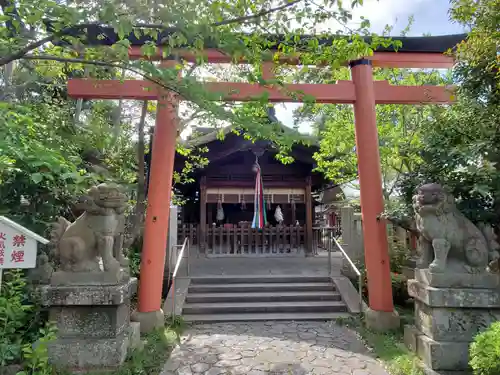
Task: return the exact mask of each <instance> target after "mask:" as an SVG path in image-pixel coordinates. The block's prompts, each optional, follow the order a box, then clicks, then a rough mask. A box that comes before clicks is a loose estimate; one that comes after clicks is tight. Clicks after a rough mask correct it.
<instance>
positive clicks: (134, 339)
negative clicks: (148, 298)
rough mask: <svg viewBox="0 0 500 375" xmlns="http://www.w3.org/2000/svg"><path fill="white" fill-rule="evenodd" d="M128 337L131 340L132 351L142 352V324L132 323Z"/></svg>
mask: <svg viewBox="0 0 500 375" xmlns="http://www.w3.org/2000/svg"><path fill="white" fill-rule="evenodd" d="M128 337H129V340H130V349H132V350H142V349H143V347H144V342H143V341H142V340H141V323H138V322H130V326H129V330H128Z"/></svg>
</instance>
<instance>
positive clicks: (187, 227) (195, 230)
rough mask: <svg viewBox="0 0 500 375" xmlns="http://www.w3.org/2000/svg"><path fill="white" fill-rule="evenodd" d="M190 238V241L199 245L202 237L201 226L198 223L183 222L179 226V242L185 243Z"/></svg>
mask: <svg viewBox="0 0 500 375" xmlns="http://www.w3.org/2000/svg"><path fill="white" fill-rule="evenodd" d="M186 238H189V243H190V244H191V246H192V245H198V242H199V241H198V240H199V238H200V228H199V225H198V224H181V225H179V226H178V227H177V244H179V245H180V244H183V243H184V240H185V239H186Z"/></svg>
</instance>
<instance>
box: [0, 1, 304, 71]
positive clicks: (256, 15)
mask: <svg viewBox="0 0 500 375" xmlns="http://www.w3.org/2000/svg"><path fill="white" fill-rule="evenodd" d="M302 1H303V0H292V1H290V2H288V3H286V4H284V5H281V6H278V7H274V8H270V9H265V10H261V11H260V12H257V13H254V14H250V15H248V16H241V17H236V18H230V19H228V20H223V21H219V22H214V23H211V24H210V26H212V27H219V26H227V25H230V24H233V23H245V22H248V21H250V20H254V19H258V18H262V17H264V16H267V15H269V14H271V13H275V12H279V11H281V10H284V9H287V8H290V7H292V6H294V5H296V4H298V3H300V2H302ZM100 25H101V23H98V22H95V23H86V24H82V25H75V26H69V27H65V28H64V29H62V30H60V31H59V32H56V33H53V34H51V35H49V36H47V37H45V38H43V39H40V40H38V41H36V42H33V43H30V44H28V45H26V46H25V47H23V48H21V49H20V50H19V51H17V52H14V53H13V54H11V55H8V56H5V57H1V58H0V66H3V65H6V64H8V63H10V62H11V61H14V60H18V59H20V58H22V57H23V56H24V55H26V54H27V53H29V52H31V51H33V50H35V49H37V48H39V47H41V46H43V45H44V44H46V43H49V42H51V41H53V40H54V39H56V38H58V37H62V36H64V35H66V34H67V33H69V32H70V31H72V30H74V29H75V28H77V29H84V28H87V27H90V26H100ZM133 27H135V28H148V29H172V30H176V29H177V30H179V28H175V27H174V28H170V27H167V26H164V25H161V24H136V25H134V26H133Z"/></svg>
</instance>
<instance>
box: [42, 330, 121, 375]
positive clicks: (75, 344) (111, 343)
mask: <svg viewBox="0 0 500 375" xmlns="http://www.w3.org/2000/svg"><path fill="white" fill-rule="evenodd" d="M128 348H129V335H128V332H125V333H123V334H121V335H120V336H117V337H115V338H107V339H84V338H82V337H76V338H65V339H57V340H55V341H54V342H52V343H50V344H49V346H48V352H49V358H50V362H51V363H52V364H54V365H56V366H61V367H63V368H71V369H92V368H106V367H109V368H112V367H119V366H121V365H122V364H123V362H124V361H125V358H126V357H127V352H128Z"/></svg>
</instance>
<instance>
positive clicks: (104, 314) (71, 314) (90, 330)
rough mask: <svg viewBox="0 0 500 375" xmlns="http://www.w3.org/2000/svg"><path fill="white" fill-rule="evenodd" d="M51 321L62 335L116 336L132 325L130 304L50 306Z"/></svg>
mask: <svg viewBox="0 0 500 375" xmlns="http://www.w3.org/2000/svg"><path fill="white" fill-rule="evenodd" d="M49 319H50V320H51V321H53V322H55V323H56V326H57V332H58V335H59V336H60V337H74V336H81V335H83V336H85V337H87V338H111V337H116V336H118V335H120V334H121V333H123V332H124V331H125V330H127V329H128V327H129V325H130V305H129V303H128V302H127V303H124V304H121V305H105V306H67V307H63V306H56V307H52V308H50V318H49Z"/></svg>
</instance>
